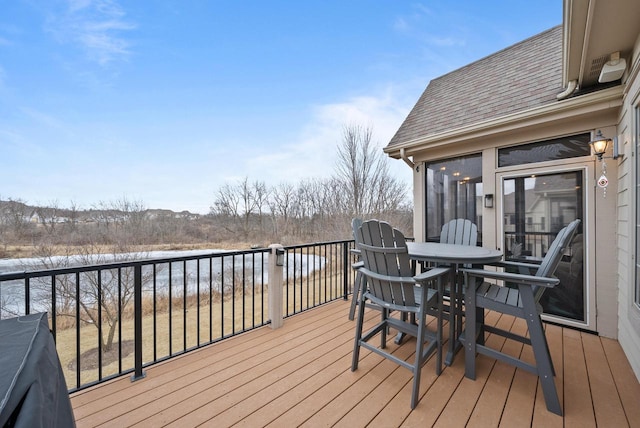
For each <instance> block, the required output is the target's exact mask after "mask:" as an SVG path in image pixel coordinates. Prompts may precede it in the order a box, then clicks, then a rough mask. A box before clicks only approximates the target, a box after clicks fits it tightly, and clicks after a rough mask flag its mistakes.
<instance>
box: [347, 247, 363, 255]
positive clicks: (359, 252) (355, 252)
mask: <svg viewBox="0 0 640 428" xmlns="http://www.w3.org/2000/svg"><path fill="white" fill-rule="evenodd" d="M349 251H350V252H351V254H353V255H354V256H359V255H360V254H362V251H360V250H358V249H357V248H351V249H350V250H349Z"/></svg>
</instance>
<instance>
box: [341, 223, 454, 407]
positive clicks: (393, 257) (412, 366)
mask: <svg viewBox="0 0 640 428" xmlns="http://www.w3.org/2000/svg"><path fill="white" fill-rule="evenodd" d="M357 234H358V238H357V239H356V242H358V249H359V250H360V252H361V256H362V262H363V266H361V267H360V268H359V271H360V272H361V273H362V274H363V275H364V276H365V277H366V286H364V287H363V290H362V293H361V294H360V297H359V305H358V317H357V322H356V334H355V343H354V350H353V360H352V363H351V370H352V371H355V370H356V369H357V368H358V360H359V355H360V348H361V347H364V348H366V349H369V350H371V351H372V352H375V353H377V354H379V355H382V356H383V357H385V358H388V359H389V360H391V361H393V362H395V363H397V364H399V365H400V366H402V367H405V368H407V369H409V370H411V371H412V373H413V389H412V395H411V408H412V409H413V408H415V407H416V405H417V404H418V395H419V387H420V372H421V369H422V366H423V365H424V363H425V362H426V361H427V359H428V358H429V357H430V356H431V355H432V354H433V353H435V354H436V374H438V375H439V374H440V372H441V370H442V277H443V276H444V275H446V274H447V273H448V272H449V269H448V268H434V269H431V270H428V271H426V272H423V273H421V274H419V275H416V276H413V275H412V268H411V263H410V260H409V252H408V249H407V245H406V242H405V238H404V236H403V235H402V233H401V232H400V231H398V230H396V229H393V228H392V227H391V225H389V224H388V223H385V222H379V221H377V220H369V221H366V222H364V223H363V224H362V226H361V227H360V228H359V229H358V231H357ZM434 282H435V283H436V284H437V285H436V287H435V288H432V287H430V286H431V285H432V283H434ZM368 301H370V302H373V303H374V304H376V305H378V306H379V307H380V309H381V313H382V315H381V320H380V322H378V323H377V324H376V325H375V326H374V327H373V328H371V329H370V330H369V331H367V332H365V333H363V324H364V312H365V305H366V302H368ZM390 311H399V312H400V313H402V314H405V313H411V314H414V315H415V319H416V321H417V323H416V324H414V323H412V322H408V321H406V317H402V318H394V317H391V316H390ZM428 312H429V313H432V314H433V315H434V316H436V317H437V322H436V324H437V328H436V331H435V332H433V331H430V330H429V329H427V326H426V321H427V313H428ZM412 318H413V317H412ZM389 327H391V328H394V329H396V330H398V331H400V332H402V333H404V334H407V335H410V336H413V337H415V338H416V352H415V357H414V361H413V363H410V362H408V361H405V360H402V359H399V358H398V357H396V356H395V355H393V354H391V353H389V352H387V351H385V350H384V349H385V347H386V342H387V329H388V328H389ZM378 335H379V336H380V346H376V345H374V344H373V343H369V341H370V340H372V339H374V337H375V336H378Z"/></svg>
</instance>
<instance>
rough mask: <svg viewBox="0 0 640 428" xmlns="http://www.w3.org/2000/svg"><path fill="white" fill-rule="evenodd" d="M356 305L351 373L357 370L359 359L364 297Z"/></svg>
mask: <svg viewBox="0 0 640 428" xmlns="http://www.w3.org/2000/svg"><path fill="white" fill-rule="evenodd" d="M359 300H360V302H359V305H358V319H357V321H356V334H355V342H354V344H353V358H352V360H351V371H352V372H353V371H355V370H356V369H357V368H358V360H359V358H360V341H361V340H362V326H363V324H364V307H365V303H364V302H365V299H364V296H362V297H360V298H359Z"/></svg>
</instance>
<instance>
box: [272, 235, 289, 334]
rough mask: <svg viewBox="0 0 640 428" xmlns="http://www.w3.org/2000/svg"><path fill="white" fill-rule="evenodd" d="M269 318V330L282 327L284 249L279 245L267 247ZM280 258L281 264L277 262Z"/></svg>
mask: <svg viewBox="0 0 640 428" xmlns="http://www.w3.org/2000/svg"><path fill="white" fill-rule="evenodd" d="M269 248H270V249H271V254H270V255H269V279H268V281H269V318H270V319H271V328H272V329H274V330H275V329H276V328H280V327H282V323H283V319H282V268H283V265H284V262H283V260H284V255H285V254H284V248H283V247H282V245H280V244H271V245H269ZM279 258H280V260H281V262H279V261H278V259H279Z"/></svg>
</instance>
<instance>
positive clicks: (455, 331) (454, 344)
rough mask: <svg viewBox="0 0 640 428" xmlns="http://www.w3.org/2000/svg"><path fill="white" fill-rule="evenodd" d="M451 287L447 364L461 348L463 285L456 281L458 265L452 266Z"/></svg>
mask: <svg viewBox="0 0 640 428" xmlns="http://www.w3.org/2000/svg"><path fill="white" fill-rule="evenodd" d="M450 275H451V280H450V281H451V282H450V283H451V287H450V291H449V296H450V301H449V351H448V352H447V356H446V357H445V360H444V363H445V365H447V366H450V365H451V364H453V359H454V357H455V355H456V353H457V352H458V351H459V350H460V348H461V345H460V343H459V342H458V336H459V335H460V332H461V331H462V297H461V296H462V290H461V289H460V288H461V287H462V286H461V285H459V284H458V281H456V279H457V276H458V266H457V265H453V266H451V273H450Z"/></svg>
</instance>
